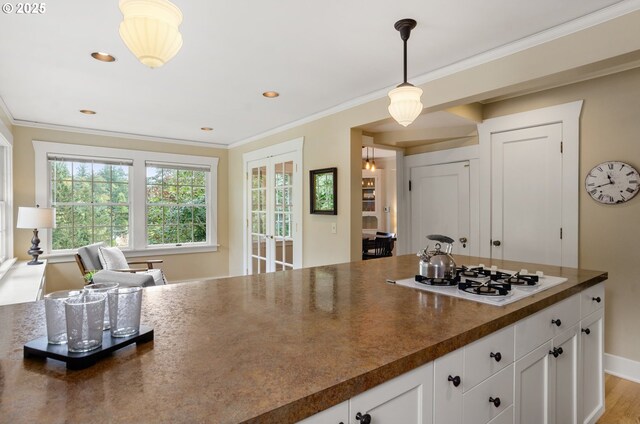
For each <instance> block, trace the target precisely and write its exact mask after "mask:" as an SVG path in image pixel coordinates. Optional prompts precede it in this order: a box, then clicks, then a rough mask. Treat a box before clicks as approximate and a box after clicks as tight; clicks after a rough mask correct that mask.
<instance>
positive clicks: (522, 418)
mask: <svg viewBox="0 0 640 424" xmlns="http://www.w3.org/2000/svg"><path fill="white" fill-rule="evenodd" d="M552 349H553V342H552V341H551V340H549V341H548V342H546V343H544V344H543V345H542V346H540V347H538V348H537V349H534V350H533V351H532V352H531V353H529V354H528V355H525V356H524V357H523V358H522V359H519V360H518V361H516V365H515V399H514V404H515V421H514V422H515V423H516V424H550V423H551V419H550V416H549V415H550V410H551V407H550V404H551V398H552V396H553V393H550V390H549V387H551V385H550V384H549V378H550V367H551V359H550V358H551V356H550V355H549V351H551V350H552ZM551 389H552V391H553V387H551Z"/></svg>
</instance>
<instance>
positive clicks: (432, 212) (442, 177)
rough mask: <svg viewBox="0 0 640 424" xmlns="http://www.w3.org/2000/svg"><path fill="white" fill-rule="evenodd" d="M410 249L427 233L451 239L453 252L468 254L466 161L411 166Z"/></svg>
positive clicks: (421, 245) (419, 246) (422, 243)
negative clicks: (452, 240)
mask: <svg viewBox="0 0 640 424" xmlns="http://www.w3.org/2000/svg"><path fill="white" fill-rule="evenodd" d="M410 194H411V250H412V251H414V252H417V251H418V250H420V249H424V248H425V247H426V246H427V244H431V246H430V249H433V247H434V246H433V243H434V242H432V241H429V240H427V239H426V236H427V235H429V234H443V235H445V236H449V237H451V238H452V239H454V241H455V243H454V244H453V253H457V254H462V255H468V254H469V243H470V240H469V225H470V219H469V218H470V213H469V162H467V161H465V162H457V163H448V164H443V165H430V166H421V167H416V168H411V192H410Z"/></svg>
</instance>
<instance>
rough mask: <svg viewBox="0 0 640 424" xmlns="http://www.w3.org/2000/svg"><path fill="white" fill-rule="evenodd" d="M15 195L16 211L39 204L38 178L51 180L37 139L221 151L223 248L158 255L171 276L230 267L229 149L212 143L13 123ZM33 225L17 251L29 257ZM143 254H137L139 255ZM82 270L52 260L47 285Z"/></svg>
mask: <svg viewBox="0 0 640 424" xmlns="http://www.w3.org/2000/svg"><path fill="white" fill-rule="evenodd" d="M13 136H14V142H13V163H14V167H13V186H14V187H13V195H14V216H17V208H18V206H24V205H33V204H34V202H35V187H36V184H47V183H46V181H37V182H36V181H35V168H34V150H33V144H32V141H33V140H39V141H53V142H59V143H69V144H78V145H79V147H78V153H80V154H81V153H82V147H81V146H82V145H90V146H103V147H113V148H127V149H134V150H147V151H155V152H166V153H179V154H187V155H201V156H216V157H218V158H220V161H219V165H218V223H217V224H218V243H219V244H220V245H221V246H220V248H219V250H218V251H217V252H207V253H194V254H182V255H163V256H156V257H154V258H156V259H157V258H160V259H163V260H164V264H163V265H162V269H163V270H164V272H165V275H166V276H167V279H168V280H169V281H179V280H190V279H202V278H206V277H218V276H226V275H228V271H229V232H228V218H227V211H228V209H227V202H228V187H229V184H228V179H227V172H228V161H227V159H228V157H227V154H228V151H227V150H223V149H212V148H207V147H197V146H184V145H177V144H170V143H161V142H154V141H144V140H133V139H126V138H117V137H105V136H97V135H90V134H82V133H74V132H64V131H53V130H45V129H36V128H28V127H20V126H14V127H13ZM30 239H31V232H30V231H29V230H21V229H16V230H15V233H14V243H13V245H14V255H15V256H17V257H18V258H20V259H27V258H28V257H29V255H28V254H27V253H26V251H27V250H28V249H29V245H30V244H29V240H30ZM136 259H137V258H136ZM82 282H83V280H82V276H81V275H80V271H79V270H78V267H77V266H76V264H75V262H73V263H55V264H54V263H52V264H49V265H48V266H47V291H49V292H50V291H54V290H61V289H65V288H71V287H79V286H81V285H82Z"/></svg>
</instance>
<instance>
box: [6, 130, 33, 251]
mask: <svg viewBox="0 0 640 424" xmlns="http://www.w3.org/2000/svg"><path fill="white" fill-rule="evenodd" d="M0 127H2V125H1V123H0ZM0 148H3V149H5V151H4V153H5V154H4V155H3V156H4V157H3V158H2V160H3V161H4V164H3V166H4V169H5V171H6V173H5V175H4V177H3V178H2V180H3V183H4V184H3V185H4V187H2V189H3V190H4V195H5V200H4V208H5V210H4V219H5V233H6V237H5V240H4V242H5V243H6V244H5V246H4V251H5V258H4V259H5V261H8V260H10V259H11V258H13V226H14V224H13V146H12V145H11V142H10V141H9V139H7V138H5V137H4V135H3V134H2V132H0ZM25 246H26V245H25ZM25 250H28V249H25Z"/></svg>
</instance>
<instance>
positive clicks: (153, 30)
mask: <svg viewBox="0 0 640 424" xmlns="http://www.w3.org/2000/svg"><path fill="white" fill-rule="evenodd" d="M120 11H121V12H122V15H123V17H124V19H123V20H122V22H121V23H120V37H121V38H122V41H124V43H125V44H126V45H127V47H128V48H129V50H131V52H133V54H134V55H136V57H137V58H138V60H140V62H142V63H143V64H145V65H147V66H148V67H150V68H158V67H160V66H162V65H164V64H165V63H167V62H168V61H169V60H171V58H173V57H174V56H175V55H176V54H177V53H178V51H179V50H180V48H181V47H182V34H180V31H179V30H178V27H179V26H180V23H182V12H181V11H180V9H178V7H177V6H176V5H174V4H173V3H171V2H169V1H167V0H120Z"/></svg>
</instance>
